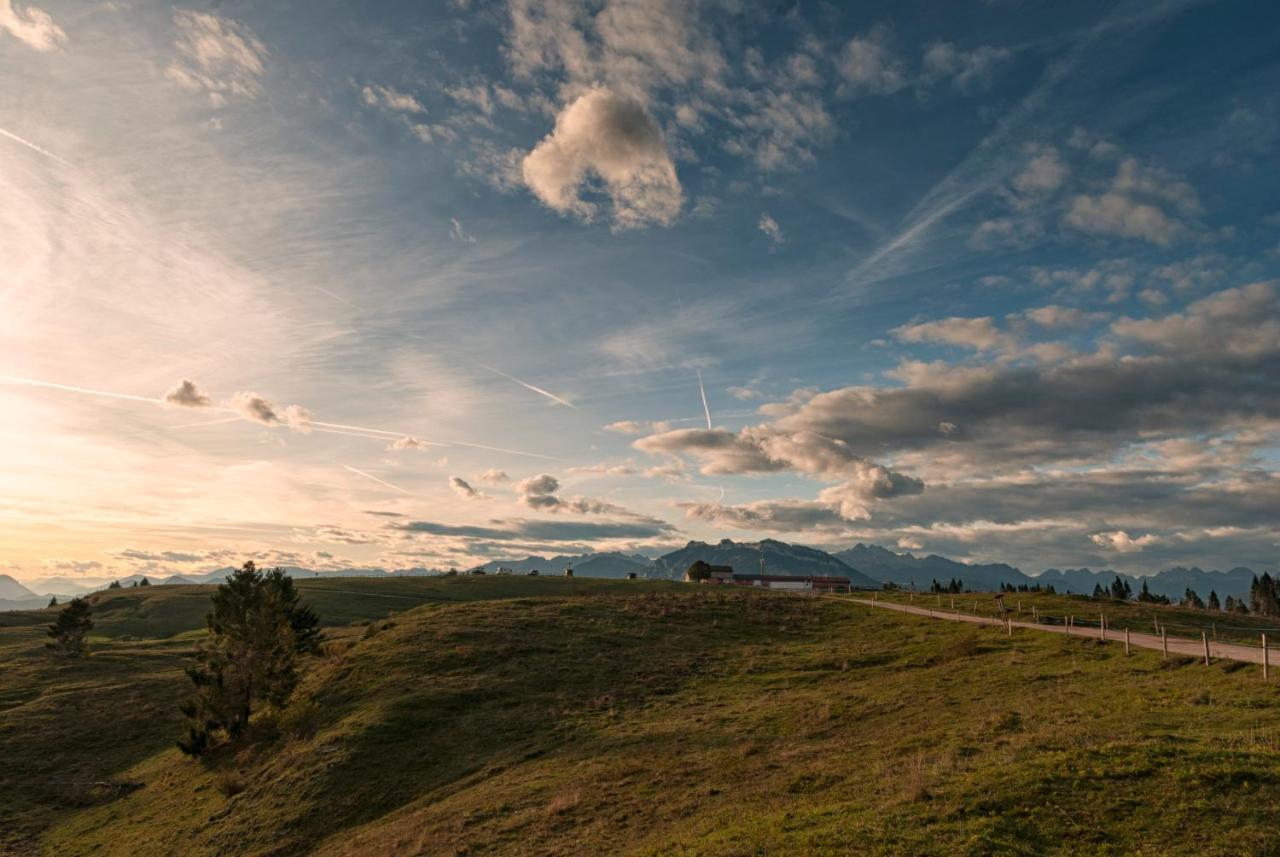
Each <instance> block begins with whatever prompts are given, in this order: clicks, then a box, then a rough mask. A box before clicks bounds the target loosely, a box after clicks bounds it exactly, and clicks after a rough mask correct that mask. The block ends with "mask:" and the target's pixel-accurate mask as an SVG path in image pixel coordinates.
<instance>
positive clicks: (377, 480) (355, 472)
mask: <svg viewBox="0 0 1280 857" xmlns="http://www.w3.org/2000/svg"><path fill="white" fill-rule="evenodd" d="M342 466H343V467H345V468H346V469H347V470H350V471H351V472H352V473H354V474H355V475H357V476H363V477H364V478H365V479H369V480H372V481H374V482H377V483H378V484H379V485H385V486H387V487H388V488H394V489H396V490H397V491H399V492H400V493H401V494H408V493H409V492H408V491H406V490H404V489H403V488H401V487H400V486H399V485H392V484H391V483H390V482H388V481H387V480H385V479H379V478H378V477H376V476H371V475H369V474H368V473H365V472H364V471H363V470H356V469H355V468H354V467H352V466H351V465H350V464H343V465H342Z"/></svg>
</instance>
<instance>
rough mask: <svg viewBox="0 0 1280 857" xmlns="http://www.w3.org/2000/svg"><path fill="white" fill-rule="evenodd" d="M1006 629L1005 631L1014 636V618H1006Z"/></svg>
mask: <svg viewBox="0 0 1280 857" xmlns="http://www.w3.org/2000/svg"><path fill="white" fill-rule="evenodd" d="M1004 630H1005V633H1006V634H1008V635H1009V636H1010V637H1012V636H1013V620H1012V619H1005V620H1004Z"/></svg>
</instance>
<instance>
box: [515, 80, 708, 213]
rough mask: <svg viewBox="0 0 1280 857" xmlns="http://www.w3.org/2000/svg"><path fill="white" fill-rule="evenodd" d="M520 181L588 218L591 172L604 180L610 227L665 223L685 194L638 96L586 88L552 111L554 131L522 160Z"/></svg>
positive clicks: (554, 204) (552, 203)
mask: <svg viewBox="0 0 1280 857" xmlns="http://www.w3.org/2000/svg"><path fill="white" fill-rule="evenodd" d="M521 168H522V174H523V176H524V181H525V184H526V185H528V187H529V188H530V189H531V190H532V191H533V192H534V194H535V195H536V196H537V197H538V198H539V199H540V200H542V202H543V203H545V204H546V205H547V206H549V207H550V208H552V209H554V210H556V211H558V212H560V213H561V214H573V215H576V216H578V217H581V218H583V219H584V220H591V219H592V218H594V217H595V215H596V213H597V211H598V205H597V204H596V203H593V202H590V201H588V200H586V199H584V198H583V196H582V191H583V188H584V185H589V183H590V181H591V179H592V178H593V177H595V178H598V179H599V180H600V181H602V182H603V183H604V188H603V190H604V191H605V192H606V193H607V194H608V196H609V198H610V201H611V203H612V221H613V226H614V228H615V229H627V228H634V227H641V226H648V225H650V224H659V225H663V226H666V225H670V224H671V223H673V222H674V221H675V219H676V217H677V216H678V215H679V214H680V208H681V206H682V205H683V203H684V193H683V191H682V190H681V187H680V181H679V179H678V178H677V177H676V170H675V165H674V164H673V163H672V161H671V156H670V154H668V152H667V147H666V143H665V142H664V141H663V139H662V132H661V131H660V130H659V129H658V125H657V123H656V122H654V120H653V117H651V116H650V115H649V113H648V112H647V111H646V110H645V108H644V106H643V105H642V104H640V102H638V101H636V100H634V99H631V98H627V97H624V96H620V95H618V94H616V93H613V92H611V91H609V90H606V89H592V90H589V91H588V92H586V93H585V94H583V95H581V96H579V97H578V98H576V99H575V100H574V101H573V102H572V103H571V104H569V105H568V106H567V107H565V108H564V110H562V111H561V112H560V115H559V116H557V117H556V124H555V129H554V130H553V131H552V132H551V133H550V134H549V135H547V137H546V138H545V139H543V141H542V142H541V143H539V144H538V145H537V146H536V147H534V149H533V151H532V152H530V153H529V154H528V155H527V156H526V157H525V159H524V161H523V163H522V164H521Z"/></svg>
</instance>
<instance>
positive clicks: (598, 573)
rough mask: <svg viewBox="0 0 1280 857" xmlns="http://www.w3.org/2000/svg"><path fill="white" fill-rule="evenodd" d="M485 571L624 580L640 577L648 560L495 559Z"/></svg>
mask: <svg viewBox="0 0 1280 857" xmlns="http://www.w3.org/2000/svg"><path fill="white" fill-rule="evenodd" d="M482 567H483V568H484V570H485V571H487V572H489V573H490V574H493V573H494V572H496V571H497V570H498V569H500V568H509V569H511V570H512V571H513V572H515V573H516V574H528V573H529V572H531V571H537V572H538V573H540V574H562V573H563V572H564V570H565V569H566V568H569V567H572V568H573V573H574V574H576V575H579V576H581V577H626V576H627V574H628V573H635V574H639V575H643V574H644V572H645V570H646V569H647V568H648V567H649V558H648V557H644V556H640V555H639V554H624V553H618V552H616V551H615V552H611V553H588V554H580V555H578V556H564V555H561V556H553V557H551V558H550V559H548V558H546V557H543V556H529V557H525V558H524V559H495V560H491V561H489V562H486V563H485V564H484V565H483V566H482Z"/></svg>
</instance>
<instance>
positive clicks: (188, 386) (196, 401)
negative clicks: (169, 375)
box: [164, 378, 212, 408]
mask: <svg viewBox="0 0 1280 857" xmlns="http://www.w3.org/2000/svg"><path fill="white" fill-rule="evenodd" d="M164 400H165V401H166V402H168V403H169V404H171V405H178V406H179V407H183V408H207V407H209V406H210V405H211V404H212V401H211V400H210V399H209V397H208V396H207V395H205V394H204V393H202V392H201V391H200V388H199V387H197V386H196V385H195V382H194V381H188V380H187V379H186V378H183V379H182V382H181V383H180V384H178V385H177V386H176V387H174V388H173V389H172V390H170V391H169V392H167V393H165V394H164Z"/></svg>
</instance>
